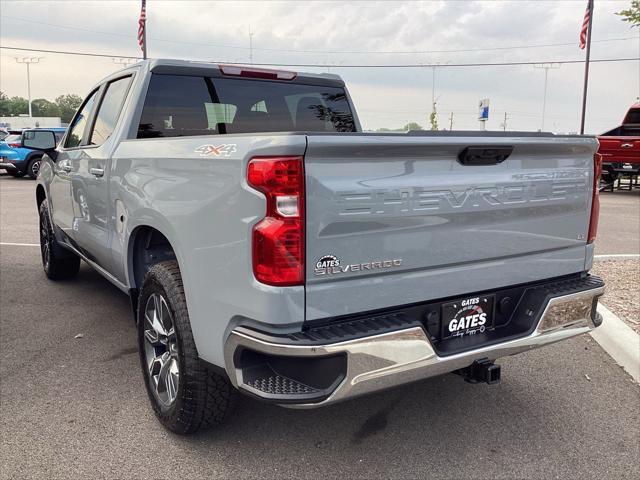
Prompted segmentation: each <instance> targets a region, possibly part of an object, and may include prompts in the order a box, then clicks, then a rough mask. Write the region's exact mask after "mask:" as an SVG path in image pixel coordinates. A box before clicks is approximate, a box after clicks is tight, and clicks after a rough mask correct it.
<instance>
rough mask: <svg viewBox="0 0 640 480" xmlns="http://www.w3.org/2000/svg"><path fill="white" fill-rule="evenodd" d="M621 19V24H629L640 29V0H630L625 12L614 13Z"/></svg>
mask: <svg viewBox="0 0 640 480" xmlns="http://www.w3.org/2000/svg"><path fill="white" fill-rule="evenodd" d="M616 15H620V16H621V17H622V21H623V22H629V23H630V24H631V26H632V27H640V0H632V1H631V5H630V6H629V8H627V9H626V10H621V11H619V12H617V13H616Z"/></svg>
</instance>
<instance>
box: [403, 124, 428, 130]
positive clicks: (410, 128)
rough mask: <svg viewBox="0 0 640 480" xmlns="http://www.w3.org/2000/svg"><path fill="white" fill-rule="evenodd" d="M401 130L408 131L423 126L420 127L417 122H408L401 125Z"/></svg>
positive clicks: (419, 128)
mask: <svg viewBox="0 0 640 480" xmlns="http://www.w3.org/2000/svg"><path fill="white" fill-rule="evenodd" d="M402 130H403V131H405V132H408V131H409V130H424V128H422V125H420V124H419V123H416V122H409V123H407V124H406V125H405V126H404V127H402Z"/></svg>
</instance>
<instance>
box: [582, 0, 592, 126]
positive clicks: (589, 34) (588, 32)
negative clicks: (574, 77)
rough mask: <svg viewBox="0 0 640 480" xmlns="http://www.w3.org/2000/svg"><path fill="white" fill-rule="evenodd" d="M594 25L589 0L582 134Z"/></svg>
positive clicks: (590, 0)
mask: <svg viewBox="0 0 640 480" xmlns="http://www.w3.org/2000/svg"><path fill="white" fill-rule="evenodd" d="M592 26H593V0H589V30H588V31H587V56H586V60H585V63H584V87H583V89H582V117H581V118H580V135H584V119H585V114H586V111H587V86H588V84H589V57H590V56H591V30H592Z"/></svg>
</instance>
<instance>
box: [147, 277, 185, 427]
mask: <svg viewBox="0 0 640 480" xmlns="http://www.w3.org/2000/svg"><path fill="white" fill-rule="evenodd" d="M162 277H164V276H160V275H158V274H157V273H156V271H155V270H153V269H152V270H150V272H149V274H147V277H146V278H145V280H144V283H143V285H142V289H141V292H140V297H139V298H138V312H137V315H136V318H137V322H138V325H137V329H138V352H139V357H140V368H141V369H142V376H143V379H144V384H145V388H146V389H147V395H148V397H149V401H150V402H151V405H152V407H153V411H154V412H155V414H156V415H157V416H158V418H159V419H160V420H161V421H162V422H163V423H165V424H172V423H175V422H176V421H177V420H178V418H177V416H178V413H179V412H180V411H181V410H182V407H183V405H182V403H183V398H184V393H185V392H184V390H185V381H184V379H185V375H186V373H185V372H186V369H185V359H184V348H183V345H182V332H181V331H180V327H179V322H178V321H177V318H176V310H175V307H174V305H173V298H171V296H170V295H169V294H168V293H167V288H166V287H168V285H167V286H165V285H163V280H164V281H170V279H169V277H168V276H167V278H166V279H165V278H162ZM154 293H156V294H161V295H162V296H163V297H164V299H165V300H166V302H167V307H168V308H169V312H170V314H171V318H172V320H173V327H174V329H175V333H176V338H177V342H178V370H179V376H178V393H177V395H176V399H175V401H174V402H173V404H171V405H170V406H169V407H166V406H164V405H162V404H161V403H160V402H159V401H158V399H157V398H156V396H155V394H154V392H153V390H152V387H151V381H150V375H149V368H148V366H147V359H146V355H145V348H144V347H145V345H144V342H145V338H144V328H145V322H144V314H145V306H146V304H147V301H148V300H149V297H150V296H151V295H152V294H154Z"/></svg>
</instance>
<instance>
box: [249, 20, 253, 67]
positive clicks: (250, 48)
mask: <svg viewBox="0 0 640 480" xmlns="http://www.w3.org/2000/svg"><path fill="white" fill-rule="evenodd" d="M249 64H250V65H253V33H251V25H249Z"/></svg>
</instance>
